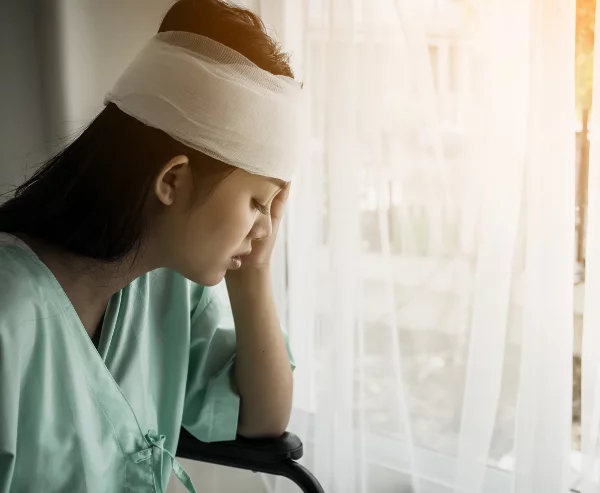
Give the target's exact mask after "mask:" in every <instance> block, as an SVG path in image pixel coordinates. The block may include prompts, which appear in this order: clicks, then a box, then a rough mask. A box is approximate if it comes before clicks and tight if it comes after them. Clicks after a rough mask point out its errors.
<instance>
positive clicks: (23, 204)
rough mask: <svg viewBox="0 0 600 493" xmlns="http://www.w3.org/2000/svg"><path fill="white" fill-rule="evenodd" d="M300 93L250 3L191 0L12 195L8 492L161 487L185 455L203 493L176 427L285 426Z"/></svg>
mask: <svg viewBox="0 0 600 493" xmlns="http://www.w3.org/2000/svg"><path fill="white" fill-rule="evenodd" d="M300 87H301V86H300V85H299V84H298V83H297V82H296V81H294V80H293V74H292V71H291V69H290V67H289V65H288V61H287V57H286V56H285V55H284V54H282V53H281V52H280V51H279V50H278V48H277V46H276V44H275V43H274V42H273V40H272V39H271V38H270V37H269V36H268V35H267V34H266V32H265V29H264V26H263V25H262V23H261V21H260V20H259V19H258V18H257V17H256V16H255V15H254V14H252V13H251V12H249V11H247V10H244V9H241V8H238V7H235V6H232V5H229V4H226V3H223V2H221V1H218V0H181V1H179V2H178V3H176V4H175V5H174V6H173V7H172V8H171V9H170V10H169V12H168V13H167V15H166V17H165V18H164V20H163V22H162V24H161V27H160V30H159V34H157V35H156V36H155V37H154V38H153V39H152V40H150V42H149V43H148V45H147V46H146V47H145V48H144V50H143V51H142V52H141V53H140V54H139V55H138V57H136V59H135V60H134V61H133V62H132V64H131V65H130V67H129V68H128V69H127V70H126V71H125V73H124V74H123V75H122V77H121V78H120V79H119V81H118V82H117V84H116V85H115V87H114V88H113V90H112V91H111V92H110V93H109V94H108V96H107V101H106V103H107V106H106V108H105V109H104V110H103V111H102V112H101V114H100V115H99V116H98V117H97V118H96V119H95V120H94V121H93V122H92V123H91V124H90V126H89V127H88V128H87V129H86V130H85V131H84V132H83V133H82V134H81V135H80V136H79V137H78V138H77V139H76V140H75V141H74V142H73V143H72V144H70V145H69V146H68V147H66V148H65V149H64V150H63V151H62V152H61V153H60V154H58V155H57V156H55V157H53V158H52V159H51V160H50V161H49V162H48V163H46V164H45V165H44V166H42V168H41V169H40V170H39V171H38V172H37V173H36V174H35V175H34V176H33V177H32V178H31V179H30V180H28V181H27V182H26V183H25V184H23V185H22V186H21V187H19V188H18V189H17V191H16V194H15V197H14V198H12V199H11V200H9V201H8V202H6V203H5V204H4V205H2V206H0V232H1V233H0V492H2V493H5V492H9V491H11V492H12V491H15V492H22V491H23V492H24V491H26V492H30V491H31V492H33V491H39V492H44V493H50V492H102V493H108V492H121V491H136V492H137V491H152V492H154V491H164V490H165V489H166V485H167V483H168V479H169V475H170V472H171V469H172V467H173V464H175V467H173V470H174V471H175V473H176V475H177V476H178V478H179V479H180V480H181V481H182V482H184V484H185V485H186V486H187V487H188V489H189V490H190V491H194V487H193V486H192V484H191V482H190V481H189V477H187V475H186V474H185V472H184V471H183V470H182V469H181V467H180V466H179V465H178V464H176V463H174V462H173V459H172V454H174V453H175V450H176V447H177V438H178V434H179V429H180V427H181V426H182V425H183V426H184V427H185V428H186V429H187V430H188V431H190V432H191V433H192V434H194V435H195V436H196V437H197V438H199V439H201V440H203V441H217V440H230V439H234V438H235V437H236V434H240V435H243V436H246V437H268V436H278V435H280V434H281V433H283V432H284V430H285V428H286V426H287V424H288V420H289V416H290V409H291V398H292V373H291V372H292V368H291V366H292V365H291V364H290V359H289V356H288V351H287V348H286V344H285V342H284V339H283V337H282V333H281V330H280V326H279V323H278V320H277V315H276V312H275V307H274V302H273V295H272V288H271V284H270V270H269V265H270V259H271V254H272V251H273V245H274V243H275V239H276V237H277V231H278V228H279V224H280V222H281V218H282V214H283V209H284V205H285V202H286V199H287V195H288V190H289V180H290V177H291V173H292V167H293V159H292V157H293V155H294V153H295V151H294V145H295V135H296V132H295V131H294V127H293V125H294V107H295V105H296V102H297V101H298V99H299V98H298V94H299V92H300ZM224 277H225V279H226V288H225V287H223V286H224V285H223V284H222V283H221V281H222V280H223V278H224ZM225 289H226V291H224V290H225ZM227 297H229V299H230V303H231V309H230V308H229V304H228V302H227ZM231 313H232V314H233V320H229V318H230V314H231ZM233 322H234V323H233ZM233 327H235V328H233ZM169 456H171V458H169Z"/></svg>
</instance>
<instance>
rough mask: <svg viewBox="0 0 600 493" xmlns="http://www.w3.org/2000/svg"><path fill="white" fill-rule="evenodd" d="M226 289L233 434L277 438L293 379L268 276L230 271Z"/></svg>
mask: <svg viewBox="0 0 600 493" xmlns="http://www.w3.org/2000/svg"><path fill="white" fill-rule="evenodd" d="M227 289H228V291H229V297H230V300H231V307H232V311H233V317H234V321H235V327H236V338H237V354H236V363H235V379H236V384H237V387H238V391H239V393H240V397H241V405H240V419H239V427H238V432H239V434H240V435H243V436H247V437H264V436H279V435H281V434H282V433H283V432H284V431H285V429H286V428H287V425H288V422H289V418H290V413H291V408H292V391H293V381H292V370H291V365H290V361H289V357H288V353H287V349H286V346H285V341H284V338H283V334H282V332H281V327H280V325H279V320H278V317H277V312H276V309H275V302H274V299H273V291H272V286H271V276H270V272H269V271H268V270H261V269H248V270H243V271H240V272H233V273H231V275H230V274H228V276H227Z"/></svg>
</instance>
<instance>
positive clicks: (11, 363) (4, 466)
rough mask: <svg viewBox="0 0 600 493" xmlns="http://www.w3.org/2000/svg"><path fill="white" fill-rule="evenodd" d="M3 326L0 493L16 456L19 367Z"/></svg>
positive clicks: (5, 490) (8, 484) (0, 351)
mask: <svg viewBox="0 0 600 493" xmlns="http://www.w3.org/2000/svg"><path fill="white" fill-rule="evenodd" d="M3 324H4V322H2V321H0V493H8V491H9V490H10V487H11V482H12V476H13V473H14V467H15V460H16V454H17V425H18V414H19V413H18V411H19V397H20V395H19V394H20V392H19V388H20V371H19V367H20V364H19V352H18V351H14V350H11V349H10V346H11V341H9V340H8V332H7V331H6V327H2V325H3Z"/></svg>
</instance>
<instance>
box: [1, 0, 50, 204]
mask: <svg viewBox="0 0 600 493" xmlns="http://www.w3.org/2000/svg"><path fill="white" fill-rule="evenodd" d="M0 5H1V9H2V14H1V15H0V67H1V74H2V75H1V76H0V193H1V192H4V191H7V190H8V189H9V188H12V186H14V185H17V184H19V183H20V182H21V181H22V176H23V169H24V166H25V164H26V163H29V164H31V163H33V162H35V161H36V160H39V158H40V154H43V153H44V152H43V151H44V140H45V138H46V136H45V124H44V122H45V116H44V109H43V105H42V84H41V75H42V74H41V66H40V64H39V63H38V61H39V59H40V54H41V53H40V41H41V33H40V30H39V26H38V25H37V18H36V16H35V5H36V0H19V1H18V2H14V1H10V0H2V1H1V3H0Z"/></svg>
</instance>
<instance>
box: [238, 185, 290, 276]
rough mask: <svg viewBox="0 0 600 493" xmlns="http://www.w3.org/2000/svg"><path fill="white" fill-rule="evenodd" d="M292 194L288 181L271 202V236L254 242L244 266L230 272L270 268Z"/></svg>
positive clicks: (243, 261) (245, 258)
mask: <svg viewBox="0 0 600 493" xmlns="http://www.w3.org/2000/svg"><path fill="white" fill-rule="evenodd" d="M289 195H290V184H289V183H288V184H287V185H286V186H285V187H284V188H283V189H282V190H281V191H280V192H279V193H278V194H277V195H276V196H275V198H274V199H273V202H272V203H271V228H272V232H271V236H270V237H269V238H266V239H264V240H254V241H253V242H252V253H250V255H248V256H247V257H244V258H243V260H242V267H241V268H240V269H238V270H237V271H230V272H229V273H228V275H229V274H230V273H235V272H243V271H244V270H247V269H256V268H259V269H268V268H269V267H270V265H271V256H272V254H273V249H274V248H275V241H276V240H277V234H278V233H279V227H280V226H281V221H282V219H283V214H284V212H285V206H286V203H287V200H288V197H289Z"/></svg>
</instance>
